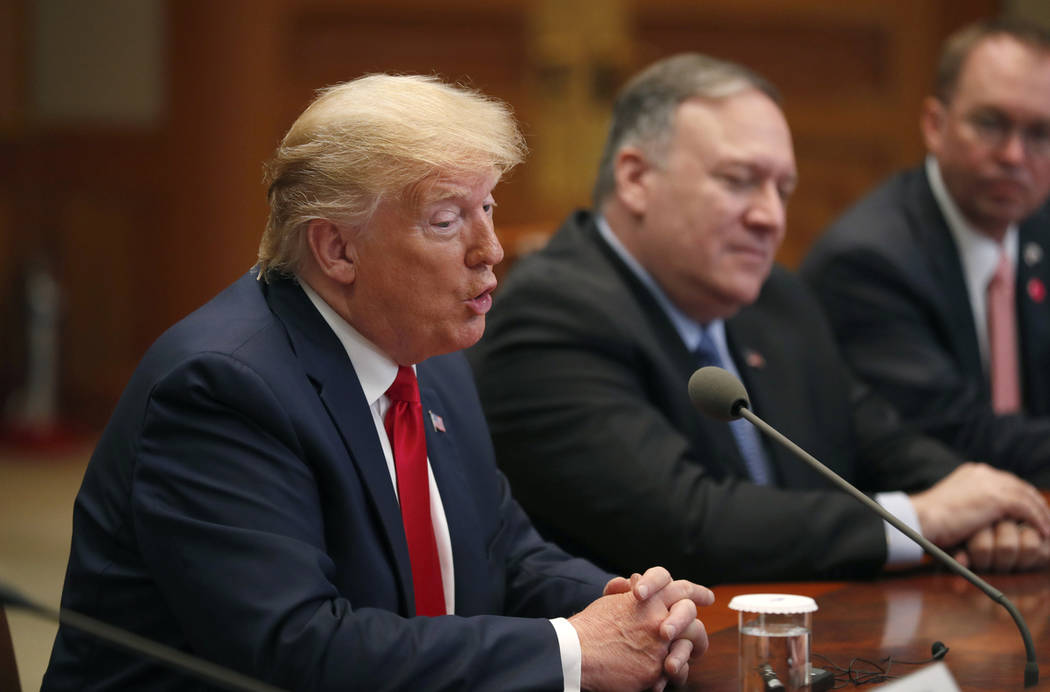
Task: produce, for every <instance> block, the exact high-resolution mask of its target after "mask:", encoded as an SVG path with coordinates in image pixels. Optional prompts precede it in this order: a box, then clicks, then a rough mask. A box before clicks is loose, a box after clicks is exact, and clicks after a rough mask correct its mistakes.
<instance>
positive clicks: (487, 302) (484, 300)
mask: <svg viewBox="0 0 1050 692" xmlns="http://www.w3.org/2000/svg"><path fill="white" fill-rule="evenodd" d="M495 289H496V285H495V283H493V284H492V285H491V286H489V287H488V288H486V289H485V290H484V291H482V292H481V293H479V294H477V295H476V296H474V297H473V298H471V299H470V300H468V301H467V305H468V306H470V309H471V310H473V311H474V312H475V313H477V314H478V315H484V314H485V313H487V312H488V311H489V310H491V309H492V292H493V291H494V290H495Z"/></svg>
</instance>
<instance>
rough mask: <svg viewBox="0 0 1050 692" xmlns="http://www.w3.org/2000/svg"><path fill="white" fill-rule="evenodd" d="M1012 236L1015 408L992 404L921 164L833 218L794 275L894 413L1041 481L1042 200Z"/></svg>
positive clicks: (1045, 455)
mask: <svg viewBox="0 0 1050 692" xmlns="http://www.w3.org/2000/svg"><path fill="white" fill-rule="evenodd" d="M1019 240H1020V248H1021V257H1020V258H1019V261H1018V264H1017V290H1016V293H1017V316H1018V320H1017V322H1018V330H1019V333H1020V344H1021V363H1022V377H1021V380H1022V382H1021V385H1022V396H1023V401H1024V409H1025V413H1024V414H1021V415H1009V416H999V415H996V413H995V412H994V411H993V409H992V405H991V394H990V391H989V387H988V381H987V378H986V376H985V373H984V368H983V367H982V365H981V353H980V347H979V346H978V342H977V332H976V331H975V326H974V322H973V312H972V310H971V308H970V299H969V295H968V293H967V290H966V281H965V278H964V276H963V270H962V264H961V261H960V259H959V253H958V250H957V248H956V246H955V241H954V239H953V238H952V235H951V232H950V231H949V229H948V225H947V222H946V221H945V220H944V216H943V215H942V214H941V210H940V208H939V207H938V206H937V201H936V199H935V198H934V196H933V192H932V191H931V189H930V183H929V181H928V180H927V178H926V172H925V169H924V168H923V167H920V168H916V169H913V170H910V171H906V172H904V173H901V174H899V175H897V176H894V177H893V178H891V179H890V180H889V181H888V182H887V183H885V184H884V185H882V186H881V187H880V188H879V189H877V190H875V191H874V192H873V193H871V194H870V195H869V196H868V197H866V198H865V199H863V200H861V201H860V202H859V203H858V204H857V205H856V206H855V207H853V208H852V209H851V210H849V211H848V212H847V213H846V214H845V215H843V216H842V217H841V218H840V219H839V220H837V221H836V222H835V223H834V224H832V226H831V227H830V228H829V229H828V231H827V233H826V234H825V235H824V236H823V237H821V238H820V240H819V241H818V242H817V243H816V245H815V246H814V247H813V249H812V251H811V252H810V254H809V256H808V257H807V258H806V261H805V263H804V264H803V266H802V274H803V275H804V277H805V278H806V279H807V280H808V281H809V282H810V284H811V285H812V287H813V289H814V291H815V293H816V294H817V296H818V297H819V298H820V299H821V301H822V302H823V304H824V307H825V309H826V311H827V314H828V317H829V319H830V321H831V324H832V326H833V328H834V330H835V333H836V335H837V337H838V340H839V343H840V345H841V347H842V351H843V354H844V355H845V357H846V360H847V361H848V362H849V363H850V365H851V366H852V367H853V369H854V371H855V372H856V373H857V374H858V375H859V376H860V377H861V378H863V379H864V380H866V381H868V382H869V383H870V384H871V385H872V386H873V387H874V388H875V389H876V390H877V391H878V392H879V393H881V394H882V395H883V396H884V397H885V398H887V399H889V400H890V402H892V403H893V404H894V405H895V406H896V407H897V409H898V410H899V411H900V413H901V415H903V416H905V417H907V418H908V419H910V420H914V421H916V423H917V424H918V425H919V426H921V428H922V429H923V430H925V431H926V432H928V433H929V434H930V435H933V436H935V437H937V438H939V439H941V440H943V441H944V442H945V443H947V444H948V445H950V446H952V447H954V448H955V449H956V450H958V451H959V453H960V454H961V455H962V456H964V457H965V458H968V459H976V460H981V461H987V462H988V463H991V464H994V465H996V466H999V467H1001V468H1004V469H1008V470H1010V471H1013V472H1015V473H1017V474H1018V475H1021V476H1024V477H1027V478H1030V479H1033V480H1036V481H1037V482H1041V483H1042V484H1044V485H1045V484H1048V483H1050V296H1047V295H1046V292H1047V288H1048V287H1050V211H1048V210H1047V209H1043V210H1041V211H1040V212H1038V213H1037V214H1035V215H1034V216H1033V217H1031V218H1029V219H1028V220H1027V221H1025V222H1024V223H1023V224H1021V227H1020V238H1019ZM1033 247H1035V248H1037V250H1032V249H1031V248H1033ZM1033 252H1035V253H1036V254H1037V255H1038V259H1037V261H1034V262H1032V261H1031V260H1032V259H1035V258H1034V256H1033V255H1032V253H1033ZM1026 257H1027V259H1026Z"/></svg>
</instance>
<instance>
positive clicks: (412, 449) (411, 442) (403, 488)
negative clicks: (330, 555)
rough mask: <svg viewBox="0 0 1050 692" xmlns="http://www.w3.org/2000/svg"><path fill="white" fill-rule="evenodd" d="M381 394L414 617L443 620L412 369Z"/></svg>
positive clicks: (423, 435)
mask: <svg viewBox="0 0 1050 692" xmlns="http://www.w3.org/2000/svg"><path fill="white" fill-rule="evenodd" d="M386 395H387V398H389V399H390V408H389V409H387V412H386V417H385V419H384V421H383V422H384V425H385V427H386V434H387V436H388V437H389V438H390V444H391V446H392V448H393V450H394V468H395V470H396V471H397V495H398V499H399V500H400V501H401V521H402V522H403V523H404V525H405V539H406V540H407V542H408V559H409V561H410V562H411V563H412V589H413V590H414V591H415V595H416V615H445V614H446V613H447V611H446V610H445V591H444V587H443V586H442V582H441V563H440V562H439V561H438V553H437V541H436V540H435V539H434V523H433V521H432V520H431V518H430V482H429V479H428V478H427V440H426V433H425V432H424V429H423V407H422V405H421V404H420V403H419V383H418V382H417V381H416V373H415V372H413V371H412V368H410V367H407V366H404V365H402V366H400V367H399V368H398V369H397V377H395V378H394V384H392V385H390V389H388V390H387V391H386Z"/></svg>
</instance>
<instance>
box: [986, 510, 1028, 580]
mask: <svg viewBox="0 0 1050 692" xmlns="http://www.w3.org/2000/svg"><path fill="white" fill-rule="evenodd" d="M1019 533H1020V532H1019V531H1018V528H1017V523H1016V522H1012V521H1000V522H999V523H998V524H996V525H995V550H994V553H993V555H992V569H994V570H995V571H996V572H1009V571H1011V570H1012V569H1013V568H1014V566H1015V565H1016V564H1017V553H1018V552H1019V551H1020V549H1021V537H1020V535H1019Z"/></svg>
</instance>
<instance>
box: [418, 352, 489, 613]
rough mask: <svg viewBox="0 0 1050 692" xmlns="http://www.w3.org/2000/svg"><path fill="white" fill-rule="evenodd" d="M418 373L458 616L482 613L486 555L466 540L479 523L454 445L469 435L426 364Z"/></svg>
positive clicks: (429, 457) (472, 542) (425, 426)
mask: <svg viewBox="0 0 1050 692" xmlns="http://www.w3.org/2000/svg"><path fill="white" fill-rule="evenodd" d="M418 372H419V374H420V379H419V392H420V399H421V400H422V404H423V426H424V428H425V430H426V436H427V458H428V459H429V460H430V468H431V469H432V470H433V472H434V481H435V482H436V483H437V486H438V491H439V492H440V493H441V504H442V506H443V507H444V509H445V521H446V522H447V523H448V532H449V537H450V538H451V541H452V561H453V564H454V565H455V566H456V612H457V613H474V612H480V611H479V605H478V603H477V600H478V597H479V596H482V595H483V594H486V593H488V587H481V588H479V586H480V585H483V584H485V580H486V574H485V568H486V562H485V555H483V554H481V553H479V552H478V550H477V547H478V545H479V542H478V541H476V540H472V539H471V540H468V538H469V537H474V536H477V535H478V534H479V526H481V517H480V515H479V514H478V512H477V506H476V504H475V500H474V498H472V497H471V495H470V489H471V488H472V487H473V486H472V484H471V483H470V481H469V479H467V478H465V477H464V475H463V474H464V470H465V469H466V468H467V465H466V464H464V463H463V462H462V460H461V459H460V451H459V450H460V445H459V444H457V440H458V439H459V436H461V435H464V434H467V433H468V432H469V431H467V430H465V429H464V428H463V426H464V423H463V422H462V421H460V420H458V419H457V418H456V412H455V410H454V409H452V408H449V407H448V405H447V402H446V401H445V400H444V399H443V398H442V397H441V396H440V394H439V392H438V390H437V389H435V388H434V387H433V386H432V385H431V384H430V382H429V380H428V378H427V376H426V366H425V364H420V367H419V368H418ZM472 548H473V550H472Z"/></svg>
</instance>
